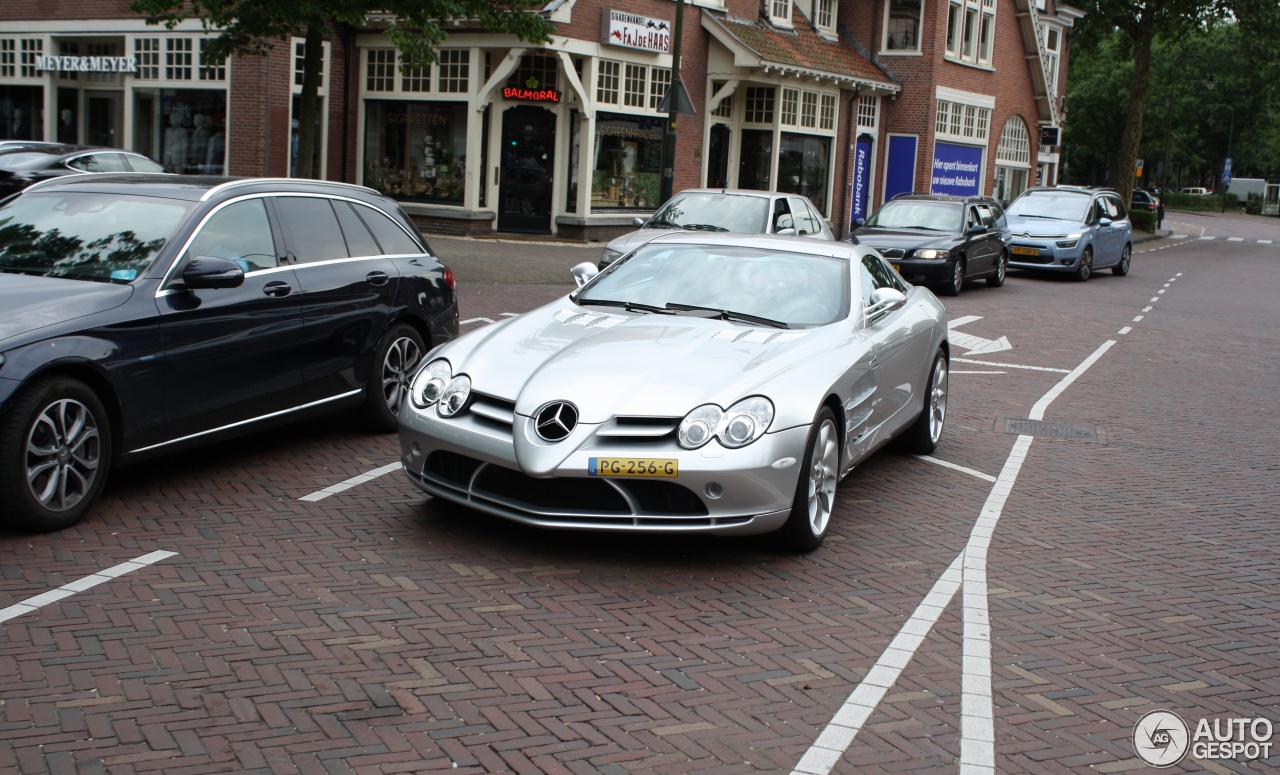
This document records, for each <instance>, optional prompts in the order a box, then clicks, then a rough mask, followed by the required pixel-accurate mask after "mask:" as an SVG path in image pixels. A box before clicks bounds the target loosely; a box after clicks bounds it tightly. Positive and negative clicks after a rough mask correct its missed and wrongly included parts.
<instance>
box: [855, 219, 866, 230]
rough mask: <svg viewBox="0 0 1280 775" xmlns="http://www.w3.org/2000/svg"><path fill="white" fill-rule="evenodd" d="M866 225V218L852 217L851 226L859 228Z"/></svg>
mask: <svg viewBox="0 0 1280 775" xmlns="http://www.w3.org/2000/svg"><path fill="white" fill-rule="evenodd" d="M866 225H867V219H866V218H854V219H853V228H855V229H861V228H862V227H863V226H866Z"/></svg>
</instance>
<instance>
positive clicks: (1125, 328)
mask: <svg viewBox="0 0 1280 775" xmlns="http://www.w3.org/2000/svg"><path fill="white" fill-rule="evenodd" d="M1132 330H1133V329H1132V328H1130V327H1129V326H1125V327H1124V328H1122V329H1120V330H1119V331H1117V332H1116V333H1117V334H1119V335H1121V336H1124V335H1125V334H1127V333H1129V332H1130V331H1132Z"/></svg>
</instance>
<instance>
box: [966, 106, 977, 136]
mask: <svg viewBox="0 0 1280 775" xmlns="http://www.w3.org/2000/svg"><path fill="white" fill-rule="evenodd" d="M977 123H978V109H977V108H975V107H974V106H972V105H965V106H964V136H965V137H973V136H974V130H975V128H976V126H977Z"/></svg>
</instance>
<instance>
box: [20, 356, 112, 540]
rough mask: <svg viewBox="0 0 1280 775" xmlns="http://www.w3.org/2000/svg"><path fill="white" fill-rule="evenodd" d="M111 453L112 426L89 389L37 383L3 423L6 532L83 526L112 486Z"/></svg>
mask: <svg viewBox="0 0 1280 775" xmlns="http://www.w3.org/2000/svg"><path fill="white" fill-rule="evenodd" d="M111 452H112V449H111V419H110V417H109V416H108V415H107V410H106V408H105V407H104V406H103V405H102V401H101V400H100V399H99V398H98V396H97V394H96V393H94V392H93V390H91V389H90V388H89V386H88V385H86V384H84V383H83V382H80V381H79V380H75V379H71V378H69V377H47V378H44V379H40V380H37V381H35V382H33V383H32V384H31V385H30V386H28V387H27V388H26V390H24V391H23V392H22V393H21V394H19V396H18V398H17V400H16V401H14V404H13V406H12V408H11V409H10V411H9V412H8V413H7V417H5V418H4V421H3V423H0V509H3V512H2V513H3V522H4V524H5V526H6V527H11V528H16V529H18V530H28V531H33V532H42V533H43V532H50V531H53V530H61V529H63V528H66V527H70V526H71V525H74V524H75V523H77V522H79V521H80V520H81V519H83V518H84V515H85V514H86V513H87V512H88V511H89V509H90V508H91V507H92V506H93V502H94V501H95V500H97V498H98V494H99V493H101V492H102V487H103V485H105V484H106V481H107V473H108V472H109V471H110V469H111Z"/></svg>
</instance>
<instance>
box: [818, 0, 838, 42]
mask: <svg viewBox="0 0 1280 775" xmlns="http://www.w3.org/2000/svg"><path fill="white" fill-rule="evenodd" d="M836 8H837V4H836V0H813V26H814V27H817V28H818V31H819V32H825V33H827V34H830V35H833V34H835V31H836Z"/></svg>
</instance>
